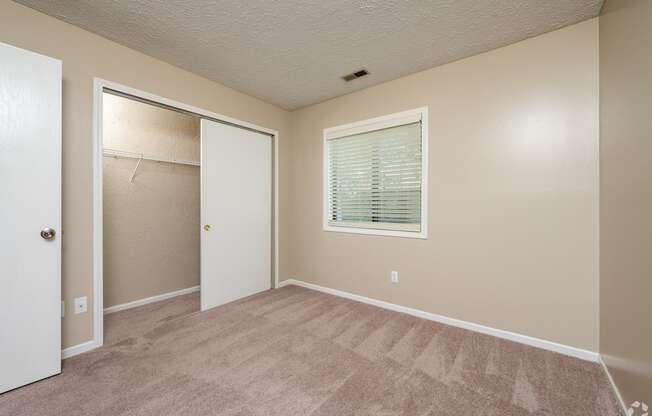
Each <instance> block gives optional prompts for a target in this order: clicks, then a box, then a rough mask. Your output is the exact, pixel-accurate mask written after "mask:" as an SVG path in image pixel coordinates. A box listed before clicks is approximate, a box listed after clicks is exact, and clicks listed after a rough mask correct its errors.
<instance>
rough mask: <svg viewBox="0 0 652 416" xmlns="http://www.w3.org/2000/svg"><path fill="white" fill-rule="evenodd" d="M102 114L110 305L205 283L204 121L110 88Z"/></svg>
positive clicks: (106, 286)
mask: <svg viewBox="0 0 652 416" xmlns="http://www.w3.org/2000/svg"><path fill="white" fill-rule="evenodd" d="M102 118H103V124H102V129H103V147H104V158H103V198H104V201H103V202H104V212H103V217H104V308H109V307H112V306H115V305H121V304H124V303H128V302H132V301H136V300H140V299H145V298H148V297H152V296H156V295H161V294H165V293H169V292H174V291H178V290H181V289H186V288H191V287H195V286H198V285H199V273H200V271H199V267H200V258H199V255H200V242H199V238H200V236H199V230H200V224H199V220H200V218H199V214H200V170H199V166H198V164H199V154H200V139H199V136H200V125H199V119H198V118H196V117H193V116H190V115H187V114H182V113H178V112H175V111H172V110H168V109H164V108H159V107H156V106H153V105H149V104H146V103H142V102H138V101H134V100H130V99H128V98H124V97H120V96H116V95H112V94H109V93H104V95H103V117H102ZM116 154H118V155H121V156H115V155H116ZM138 155H143V156H144V158H143V159H142V160H139V158H138ZM127 156H129V157H127ZM150 159H159V160H168V161H183V162H184V163H171V162H160V161H154V160H150ZM193 161H194V162H196V164H197V165H196V166H194V165H192V164H188V162H193Z"/></svg>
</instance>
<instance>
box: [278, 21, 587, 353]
mask: <svg viewBox="0 0 652 416" xmlns="http://www.w3.org/2000/svg"><path fill="white" fill-rule="evenodd" d="M597 32H598V21H597V19H593V20H590V21H587V22H584V23H580V24H577V25H574V26H570V27H567V28H565V29H562V30H559V31H556V32H552V33H549V34H546V35H543V36H539V37H537V38H533V39H530V40H526V41H523V42H521V43H517V44H514V45H511V46H508V47H505V48H502V49H498V50H494V51H491V52H488V53H485V54H482V55H478V56H474V57H471V58H468V59H464V60H462V61H458V62H455V63H452V64H448V65H444V66H441V67H437V68H434V69H431V70H427V71H424V72H420V73H417V74H414V75H411V76H408V77H404V78H401V79H398V80H396V81H392V82H388V83H385V84H382V85H379V86H376V87H372V88H368V89H365V90H363V91H360V92H356V93H353V94H349V95H346V96H343V97H340V98H336V99H333V100H330V101H327V102H324V103H322V104H318V105H314V106H311V107H308V108H305V109H302V110H299V111H296V112H293V113H292V132H291V136H292V141H293V143H292V147H291V150H290V151H291V158H290V161H291V163H292V166H291V170H292V176H291V181H290V185H289V187H290V188H291V189H292V192H291V204H290V205H289V207H290V213H289V218H292V224H291V226H290V227H289V232H290V240H291V242H290V251H291V253H292V256H291V262H290V267H289V272H290V273H289V274H290V275H291V276H292V277H294V278H297V279H300V280H304V281H307V282H312V283H316V284H319V285H323V286H326V287H330V288H336V289H340V290H344V291H348V292H353V293H356V294H361V295H364V296H369V297H372V298H376V299H381V300H385V301H389V302H393V303H397V304H401V305H407V306H410V307H414V308H419V309H423V310H426V311H429V312H433V313H437V314H442V315H446V316H449V317H453V318H459V319H463V320H468V321H472V322H476V323H480V324H483V325H488V326H491V327H495V328H500V329H504V330H509V331H514V332H517V333H521V334H526V335H531V336H534V337H539V338H543V339H547V340H551V341H555V342H560V343H563V344H568V345H572V346H575V347H579V348H586V349H589V350H594V351H596V350H597V348H598V211H597V205H598V201H597V198H598V33H597ZM420 106H428V107H429V123H430V131H429V136H430V139H429V140H430V144H429V146H430V149H429V163H430V169H429V170H430V172H429V187H428V193H429V201H428V202H429V207H428V218H429V230H428V239H427V240H425V241H424V240H417V239H402V238H396V237H379V236H365V235H350V234H342V233H333V232H325V231H322V217H321V216H322V129H324V128H327V127H332V126H336V125H340V124H344V123H349V122H354V121H358V120H363V119H366V118H369V117H375V116H381V115H384V114H388V113H393V112H398V111H402V110H408V109H412V108H416V107H420ZM391 270H397V271H399V272H400V283H399V284H398V285H392V284H391V283H390V282H389V273H390V271H391Z"/></svg>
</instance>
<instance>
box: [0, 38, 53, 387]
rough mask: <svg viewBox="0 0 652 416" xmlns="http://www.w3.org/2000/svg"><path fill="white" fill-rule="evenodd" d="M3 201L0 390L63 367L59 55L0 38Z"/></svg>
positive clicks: (0, 186) (0, 206)
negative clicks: (51, 234) (24, 48)
mask: <svg viewBox="0 0 652 416" xmlns="http://www.w3.org/2000/svg"><path fill="white" fill-rule="evenodd" d="M0 201H2V202H1V203H0V230H2V232H1V233H0V285H1V286H2V289H0V369H1V370H0V393H2V392H4V391H7V390H11V389H14V388H16V387H19V386H22V385H24V384H27V383H31V382H33V381H36V380H40V379H42V378H45V377H48V376H51V375H54V374H58V373H59V372H60V371H61V62H60V61H58V60H55V59H52V58H48V57H46V56H43V55H39V54H36V53H32V52H29V51H25V50H22V49H18V48H15V47H12V46H9V45H6V44H2V43H0ZM44 228H51V229H53V230H54V232H55V234H54V236H53V237H52V238H47V237H48V235H47V233H46V234H45V238H44V237H42V236H41V235H40V233H41V231H42V230H43V229H44Z"/></svg>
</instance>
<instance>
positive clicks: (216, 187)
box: [201, 120, 272, 310]
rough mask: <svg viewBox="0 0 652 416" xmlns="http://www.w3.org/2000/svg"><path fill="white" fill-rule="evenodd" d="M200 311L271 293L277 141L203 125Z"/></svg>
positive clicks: (235, 129) (218, 125) (206, 122)
mask: <svg viewBox="0 0 652 416" xmlns="http://www.w3.org/2000/svg"><path fill="white" fill-rule="evenodd" d="M201 198H202V200H201V222H202V231H201V309H202V310H206V309H209V308H212V307H215V306H219V305H222V304H224V303H227V302H231V301H233V300H236V299H240V298H242V297H245V296H249V295H252V294H254V293H257V292H260V291H263V290H267V289H270V288H271V282H272V280H271V279H272V138H271V137H270V136H267V135H264V134H262V133H256V132H253V131H250V130H245V129H242V128H238V127H233V126H229V125H226V124H221V123H216V122H213V121H209V120H202V121H201Z"/></svg>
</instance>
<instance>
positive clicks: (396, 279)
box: [389, 271, 398, 283]
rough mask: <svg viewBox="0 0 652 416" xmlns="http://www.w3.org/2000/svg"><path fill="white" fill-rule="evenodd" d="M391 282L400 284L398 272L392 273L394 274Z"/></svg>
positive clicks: (391, 276) (391, 275)
mask: <svg viewBox="0 0 652 416" xmlns="http://www.w3.org/2000/svg"><path fill="white" fill-rule="evenodd" d="M389 280H390V281H391V282H392V283H398V272H397V271H392V273H391V274H390V276H389Z"/></svg>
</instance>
